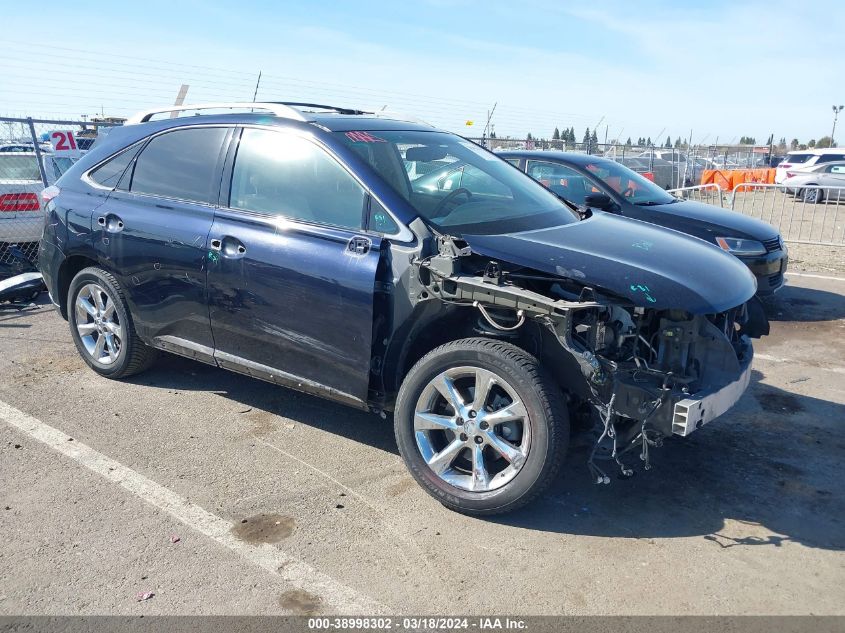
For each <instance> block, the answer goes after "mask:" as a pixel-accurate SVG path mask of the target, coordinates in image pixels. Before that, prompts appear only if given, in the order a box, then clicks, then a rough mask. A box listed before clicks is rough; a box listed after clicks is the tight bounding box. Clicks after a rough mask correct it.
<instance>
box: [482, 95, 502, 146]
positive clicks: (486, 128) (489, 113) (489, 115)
mask: <svg viewBox="0 0 845 633" xmlns="http://www.w3.org/2000/svg"><path fill="white" fill-rule="evenodd" d="M497 105H499V102H498V101H497V102H496V103H494V104H493V109H492V110H488V111H487V123H486V125H485V126H484V132H482V133H481V142H482V143H484V144H485V147H486V141H487V133H488V132H489V131H490V120H491V119H492V118H493V113H494V112H495V111H496V106H497Z"/></svg>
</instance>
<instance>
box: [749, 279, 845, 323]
mask: <svg viewBox="0 0 845 633" xmlns="http://www.w3.org/2000/svg"><path fill="white" fill-rule="evenodd" d="M763 305H764V306H765V308H766V316H768V317H769V320H770V321H796V322H801V321H835V320H837V319H842V318H845V295H842V294H837V293H835V292H828V291H826V290H815V289H813V288H802V287H800V286H784V287H783V289H782V290H781V291H780V292H778V293H777V294H776V295H775V296H774V297H771V298H768V299H766V300H765V301H764V302H763Z"/></svg>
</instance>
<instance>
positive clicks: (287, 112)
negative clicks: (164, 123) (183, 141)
mask: <svg viewBox="0 0 845 633" xmlns="http://www.w3.org/2000/svg"><path fill="white" fill-rule="evenodd" d="M292 105H311V104H286V103H277V102H259V103H253V102H243V103H199V104H196V105H182V106H169V107H166V108H155V109H153V110H143V111H141V112H138V113H136V114H133V115H132V116H131V117H129V118H128V119H126V122H125V124H126V125H131V124H134V123H146V122H147V121H149V120H150V119H151V118H152V117H153V116H154V115H156V114H163V113H165V112H185V111H191V110H235V109H237V110H267V111H269V112H272V113H273V114H274V115H275V116H279V117H283V118H286V119H293V120H295V121H308V119H307V118H306V117H305V116H304V115H303V114H302V112H300V111H299V110H297V109H296V108H293V107H291V106H292ZM320 107H326V108H329V106H320ZM329 109H333V110H337V111H340V110H341V109H340V108H329ZM350 112H351V111H350Z"/></svg>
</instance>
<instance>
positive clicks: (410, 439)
mask: <svg viewBox="0 0 845 633" xmlns="http://www.w3.org/2000/svg"><path fill="white" fill-rule="evenodd" d="M394 424H395V431H396V441H397V444H398V446H399V452H400V453H401V454H402V457H403V459H404V460H405V464H406V465H407V466H408V469H409V470H410V471H411V474H412V475H413V476H414V478H415V479H416V480H417V482H418V483H419V484H420V485H421V486H422V487H423V488H424V489H425V490H426V491H427V492H428V493H429V494H431V495H432V496H433V497H434V498H436V499H437V500H438V501H440V502H441V503H442V504H443V505H445V506H447V507H449V508H451V509H453V510H457V511H458V512H463V513H467V514H498V513H503V512H509V511H511V510H514V509H516V508H519V507H521V506H523V505H525V504H526V503H529V502H530V501H532V500H533V499H534V498H535V497H536V496H537V495H539V494H540V493H541V492H542V490H543V489H544V488H545V487H546V486H547V485H548V484H549V482H550V481H551V480H552V479H553V478H554V476H555V474H556V473H557V471H558V469H559V467H560V465H561V463H562V462H563V459H564V456H565V453H566V447H567V443H568V440H569V419H568V415H567V410H566V406H565V404H564V402H563V397H562V393H561V391H560V389H559V387H558V386H557V385H556V384H555V383H554V382H553V381H552V380H551V379H550V378H549V377H548V376H547V375H546V373H545V372H544V371H543V368H542V367H541V366H540V364H539V362H538V361H537V359H536V358H534V357H533V356H531V355H530V354H528V353H527V352H525V351H524V350H522V349H520V348H519V347H516V346H514V345H511V344H509V343H503V342H500V341H496V340H492V339H484V338H470V339H463V340H459V341H454V342H452V343H447V344H445V345H443V346H441V347H438V348H436V349H434V350H433V351H431V352H430V353H429V354H427V355H426V356H425V357H423V358H422V360H420V361H419V362H418V363H417V364H416V365H414V367H413V368H412V369H411V371H410V372H409V373H408V375H407V376H406V378H405V380H404V382H403V383H402V387H401V388H400V390H399V396H398V398H397V401H396V411H395V417H394Z"/></svg>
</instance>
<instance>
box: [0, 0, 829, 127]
mask: <svg viewBox="0 0 845 633" xmlns="http://www.w3.org/2000/svg"><path fill="white" fill-rule="evenodd" d="M4 22H5V25H6V26H5V28H4V29H3V31H4V33H5V34H6V36H7V37H10V38H11V39H12V40H13V41H10V40H8V39H4V40H3V41H0V68H3V70H2V71H0V113H2V114H11V115H19V114H33V115H40V116H45V115H46V116H57V115H62V116H76V115H79V114H82V113H86V114H92V113H94V112H97V111H99V110H101V109H103V110H104V111H105V112H106V113H107V114H109V113H112V114H120V115H126V114H129V113H131V112H133V111H135V110H138V109H142V108H145V107H151V106H156V105H161V104H167V103H172V101H173V99H174V97H175V95H176V92H177V90H178V88H179V85H180V84H181V83H187V84H190V86H191V88H190V91H189V93H188V101H189V102H199V101H208V100H217V101H219V100H228V99H232V100H250V99H251V98H252V91H253V89H254V85H255V79H256V76H257V74H258V72H259V70H260V71H262V72H263V73H264V74H263V80H262V85H261V88H260V90H259V94H258V97H259V99H262V98H264V99H267V100H271V99H289V100H309V101H318V102H330V103H333V104H339V105H350V106H358V107H365V108H369V107H382V106H384V105H387V106H389V107H391V108H392V109H396V110H400V111H402V112H407V113H409V114H414V115H416V116H418V117H420V118H423V119H426V120H428V121H431V122H432V123H434V124H435V125H438V126H442V127H447V128H449V129H452V130H456V131H460V132H462V133H465V134H468V135H472V133H473V132H477V133H480V131H481V129H482V128H483V125H484V119H485V118H486V113H487V111H488V109H490V108H492V106H493V104H494V103H498V106H497V108H496V112H495V115H494V117H493V124H494V125H495V129H496V132H497V133H498V134H499V135H506V134H511V135H515V136H519V135H524V134H525V133H526V132H531V133H533V134H534V135H545V136H549V135H551V133H552V130H553V129H554V127H555V126H558V127H561V128H563V127H567V126H570V125H574V126H575V128H576V133H577V135H578V137H579V140H580V137H581V136H582V135H583V131H584V128H585V127H586V126H589V127H591V128H592V127H594V126H595V125H596V124H597V123H598V122H599V121H602V123H601V125H600V126H599V137H600V138H601V139H602V140H603V137H604V134H605V132H607V134H608V136H609V137H610V138H614V137H617V136H618V137H620V138H621V139H622V140H624V139H625V138H627V137H628V136H632V137H634V139H636V138H637V137H639V136H651V137H653V138H654V139H655V140H657V136H658V135H659V136H661V140H665V137H666V136H667V135H671V136H672V138H673V139H674V138H675V137H678V136H681V137H684V138H686V137H687V136H688V135H689V133H690V129H692V132H693V140H694V141H695V142H701V141H703V142H705V143H712V142H714V141H716V139H717V138H718V140H719V141H720V142H729V141H731V140H738V138H739V136H741V135H749V136H755V137H756V138H757V139H758V141H760V142H764V141H765V139H766V137H768V135H769V134H770V133H774V134H775V137H776V138H779V137H781V136H784V137H787V140H789V139H791V138H792V137H798V138H799V139H801V140H802V141H806V140H808V139H810V138H819V137H821V136H824V135H826V134H829V133H830V128H831V123H832V112H831V105H832V104H834V103H836V104H840V103H843V102H845V67H844V66H843V63H842V60H843V53H842V46H843V42H845V3H843V2H841V1H839V2H826V1H815V2H811V3H798V2H795V1H794V0H793V1H792V2H779V1H767V2H756V1H750V2H727V1H724V2H723V1H714V2H696V3H691V2H681V1H680V0H676V1H674V2H668V1H663V0H644V1H641V2H623V1H618V0H611V1H609V2H603V3H597V2H594V3H585V2H583V1H581V2H539V1H536V0H519V1H511V2H493V1H491V2H470V1H464V0H448V1H447V0H416V1H415V2H364V1H361V2H354V3H353V2H334V3H328V2H322V3H310V4H309V3H303V2H269V1H263V0H262V1H253V0H242V1H241V2H237V3H234V2H215V1H208V2H178V1H176V0H172V1H170V2H160V1H158V0H152V1H149V2H145V3H142V4H139V3H107V4H103V3H102V2H97V3H94V2H84V1H79V2H72V3H69V2H41V3H21V2H18V3H14V6H13V7H7V8H5V9H4ZM33 25H39V27H38V37H37V41H35V42H33V41H29V42H27V40H26V37H25V36H26V33H28V32H30V31H32V30H33ZM63 33H67V36H66V37H64V36H63V35H62V34H63ZM9 34H14V35H13V36H12V35H9ZM466 120H473V121H474V122H475V125H474V126H473V128H471V129H468V128H466V126H465V125H464V123H465V121H466ZM840 129H843V134H845V121H843V122H842V128H840ZM843 134H837V136H839V137H840V138H845V136H843Z"/></svg>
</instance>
